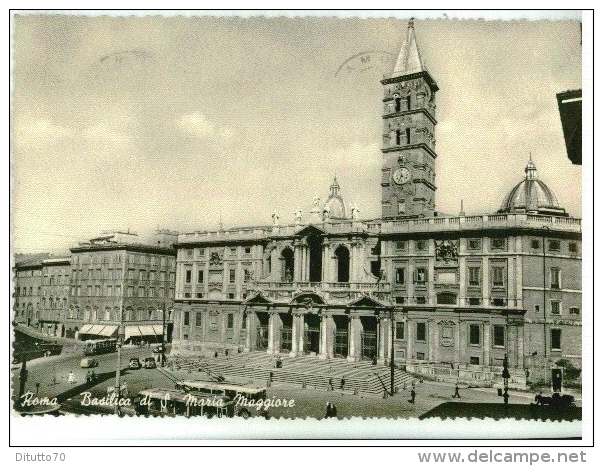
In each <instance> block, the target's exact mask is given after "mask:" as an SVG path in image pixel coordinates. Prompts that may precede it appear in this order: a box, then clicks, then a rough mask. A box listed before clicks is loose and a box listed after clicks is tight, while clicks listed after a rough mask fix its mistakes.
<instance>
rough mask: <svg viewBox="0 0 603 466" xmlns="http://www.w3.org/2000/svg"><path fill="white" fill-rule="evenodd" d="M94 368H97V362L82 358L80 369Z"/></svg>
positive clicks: (92, 359)
mask: <svg viewBox="0 0 603 466" xmlns="http://www.w3.org/2000/svg"><path fill="white" fill-rule="evenodd" d="M96 366H98V361H97V360H96V359H94V358H82V360H81V361H80V367H83V368H84V369H85V368H88V367H96Z"/></svg>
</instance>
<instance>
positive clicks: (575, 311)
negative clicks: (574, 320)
mask: <svg viewBox="0 0 603 466" xmlns="http://www.w3.org/2000/svg"><path fill="white" fill-rule="evenodd" d="M569 314H570V315H571V316H579V315H580V309H578V308H577V307H570V308H569Z"/></svg>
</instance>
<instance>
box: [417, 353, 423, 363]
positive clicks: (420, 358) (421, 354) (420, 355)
mask: <svg viewBox="0 0 603 466" xmlns="http://www.w3.org/2000/svg"><path fill="white" fill-rule="evenodd" d="M417 360H418V361H425V353H423V352H422V351H417Z"/></svg>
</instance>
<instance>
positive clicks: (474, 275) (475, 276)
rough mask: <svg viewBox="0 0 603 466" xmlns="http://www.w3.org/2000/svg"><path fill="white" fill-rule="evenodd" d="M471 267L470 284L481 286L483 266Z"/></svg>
mask: <svg viewBox="0 0 603 466" xmlns="http://www.w3.org/2000/svg"><path fill="white" fill-rule="evenodd" d="M468 269H469V286H480V280H481V267H468Z"/></svg>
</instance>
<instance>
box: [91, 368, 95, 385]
mask: <svg viewBox="0 0 603 466" xmlns="http://www.w3.org/2000/svg"><path fill="white" fill-rule="evenodd" d="M90 381H91V382H96V373H95V372H94V369H92V373H91V374H90Z"/></svg>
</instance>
